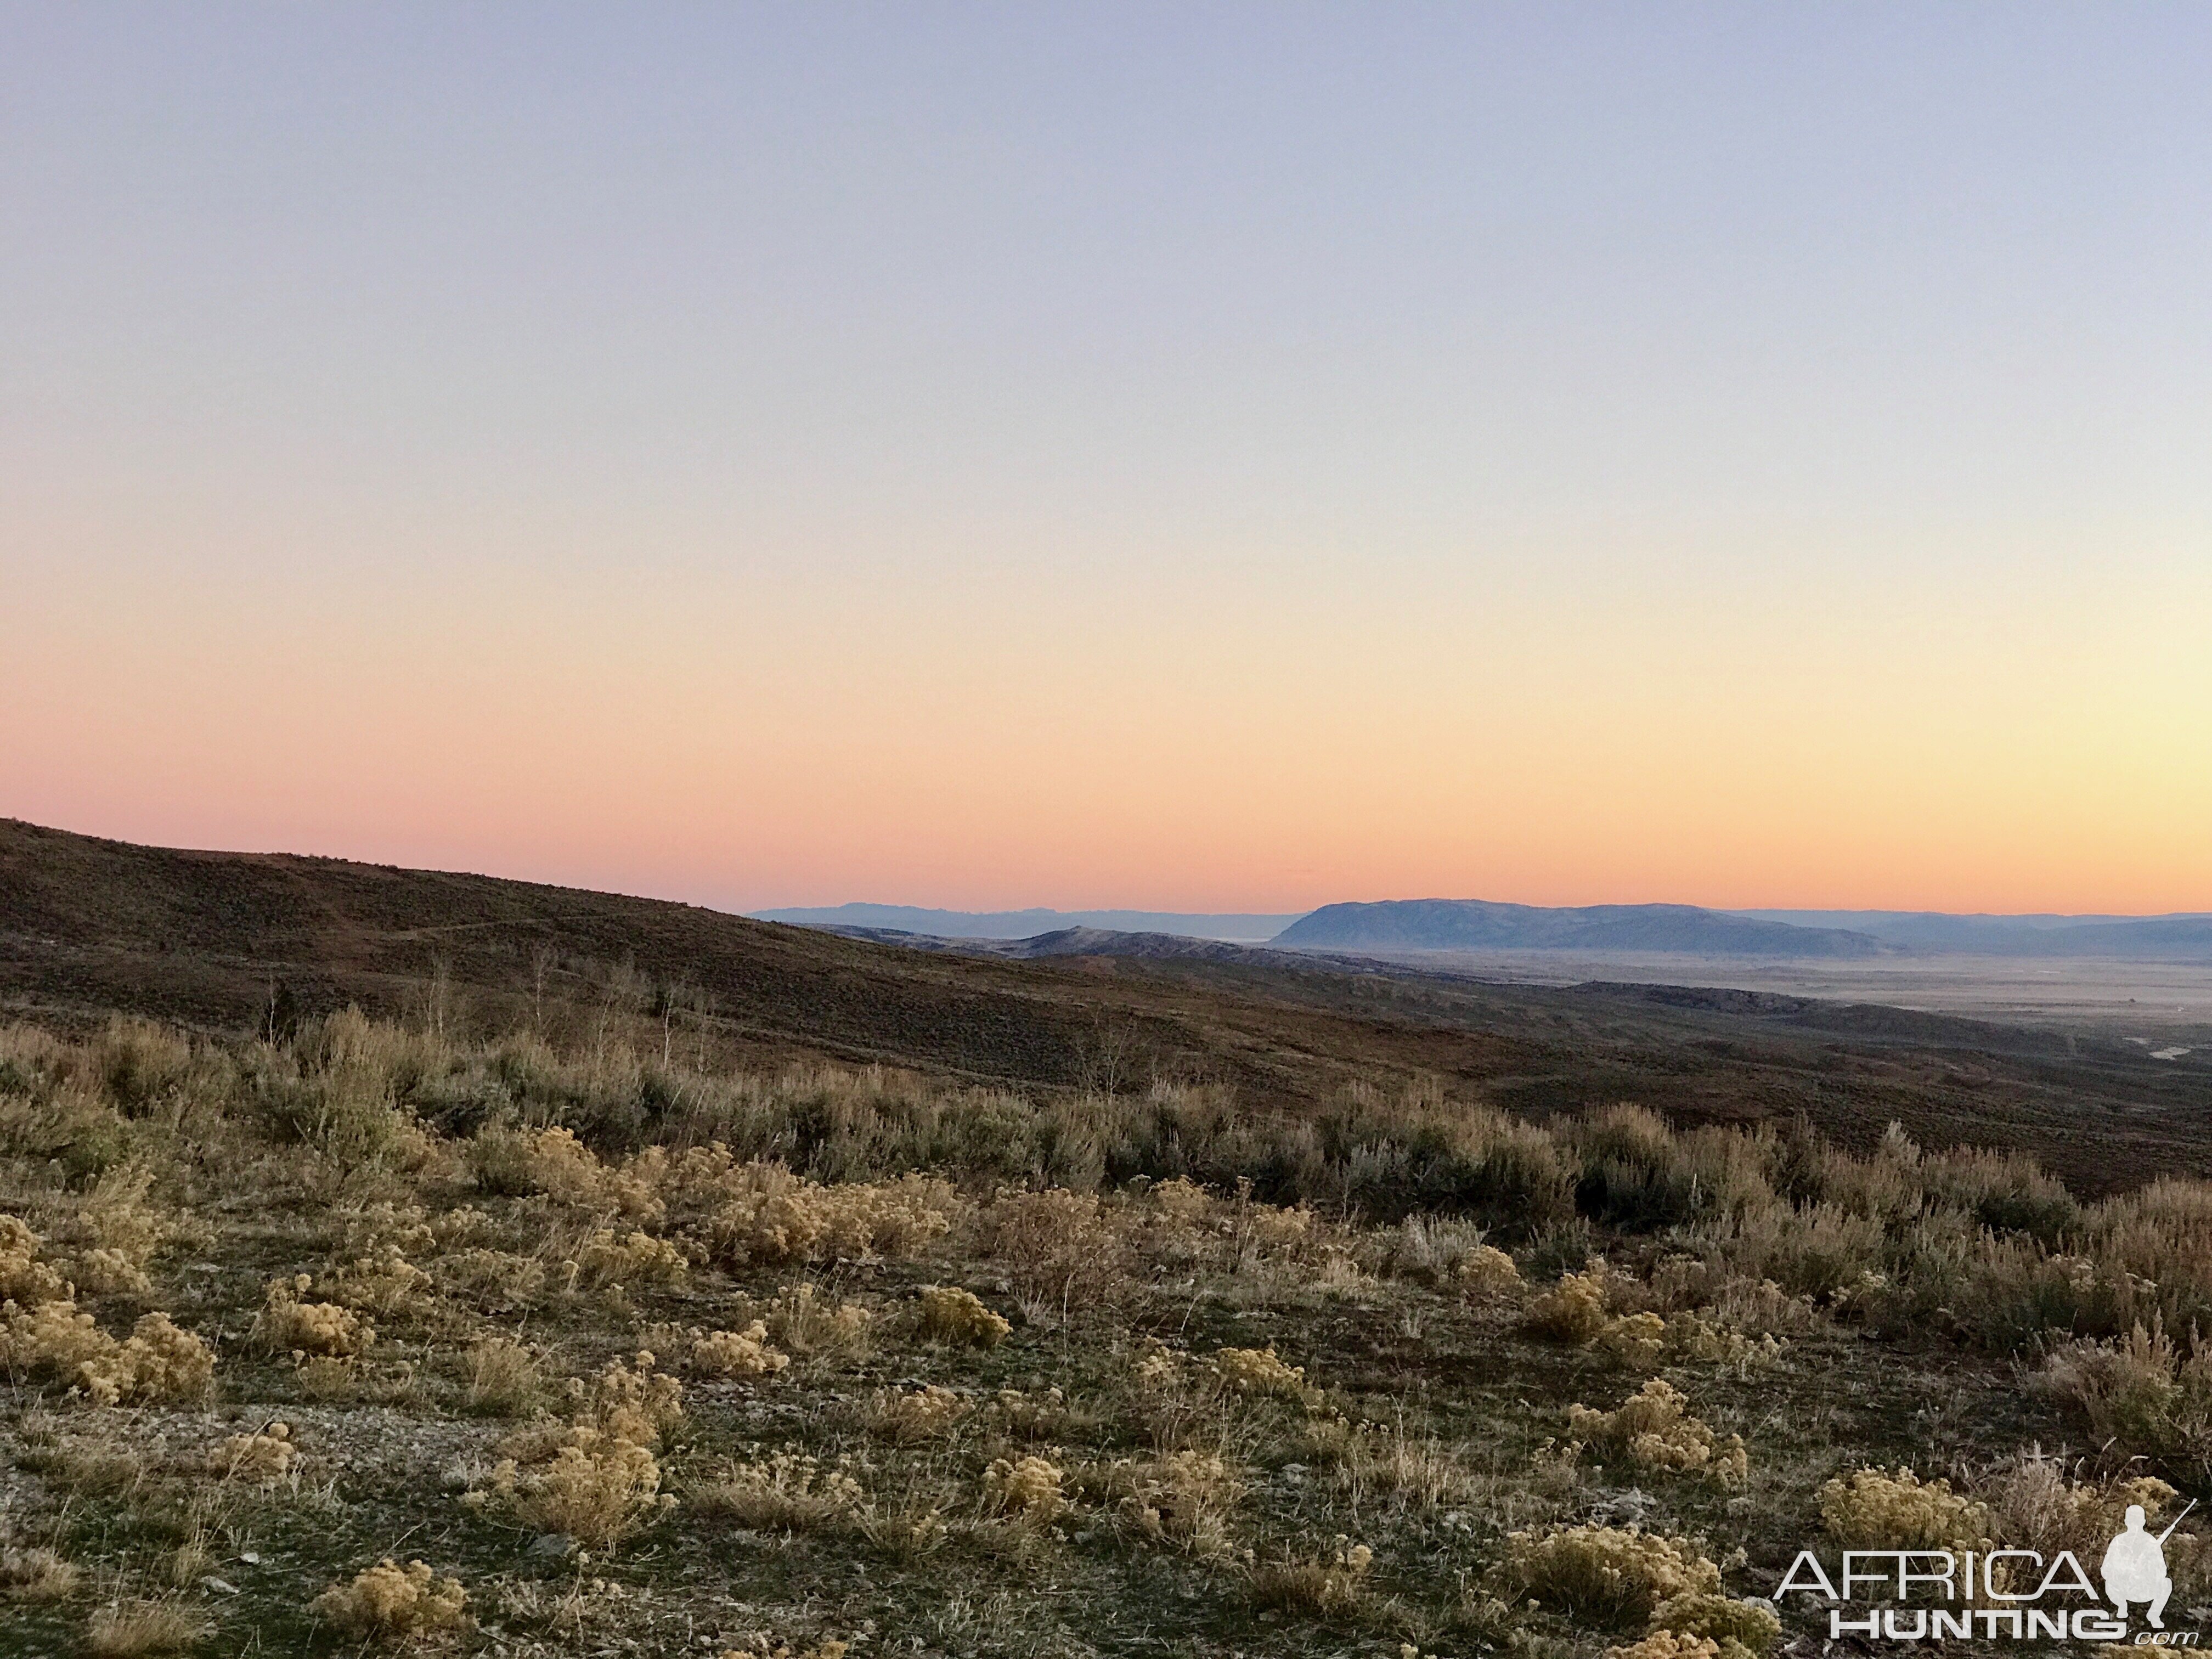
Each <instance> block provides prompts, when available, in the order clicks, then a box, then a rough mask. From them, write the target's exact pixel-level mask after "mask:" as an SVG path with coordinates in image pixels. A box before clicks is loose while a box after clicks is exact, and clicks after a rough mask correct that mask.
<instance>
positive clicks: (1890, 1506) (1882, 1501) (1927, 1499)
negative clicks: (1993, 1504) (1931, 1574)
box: [1820, 1467, 1991, 1550]
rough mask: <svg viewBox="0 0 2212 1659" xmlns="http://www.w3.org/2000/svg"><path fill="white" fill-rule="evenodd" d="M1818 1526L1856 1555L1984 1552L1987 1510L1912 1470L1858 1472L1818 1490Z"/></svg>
mask: <svg viewBox="0 0 2212 1659" xmlns="http://www.w3.org/2000/svg"><path fill="white" fill-rule="evenodd" d="M1820 1524H1821V1525H1822V1526H1823V1527H1825V1528H1826V1529H1827V1533H1828V1536H1829V1537H1831V1538H1832V1539H1834V1540H1835V1541H1836V1542H1838V1544H1841V1545H1842V1546H1843V1547H1844V1548H1845V1549H1854V1550H1944V1549H1948V1550H1986V1549H1988V1548H1989V1547H1990V1530H1991V1517H1990V1511H1989V1508H1988V1506H1987V1505H1986V1504H1980V1503H1978V1502H1976V1501H1975V1500H1974V1499H1972V1498H1967V1497H1966V1496H1965V1495H1964V1494H1963V1493H1960V1492H1954V1491H1952V1490H1951V1483H1950V1482H1949V1481H1948V1480H1924V1481H1923V1480H1921V1479H1920V1477H1919V1476H1917V1475H1916V1474H1913V1472H1912V1471H1911V1469H1908V1468H1902V1467H1900V1468H1899V1469H1898V1470H1897V1471H1896V1473H1894V1474H1892V1473H1891V1472H1890V1471H1888V1470H1887V1469H1878V1468H1877V1469H1857V1470H1854V1471H1853V1472H1852V1474H1851V1475H1850V1478H1849V1479H1848V1480H1831V1481H1828V1482H1827V1483H1826V1485H1824V1486H1822V1487H1821V1488H1820Z"/></svg>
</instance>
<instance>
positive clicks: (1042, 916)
mask: <svg viewBox="0 0 2212 1659" xmlns="http://www.w3.org/2000/svg"><path fill="white" fill-rule="evenodd" d="M750 914H751V915H753V916H755V917H756V918H757V919H758V920H760V921H786V922H789V923H791V924H792V925H793V927H839V928H848V927H859V928H871V929H885V928H887V929H890V930H891V931H893V932H896V933H922V934H927V936H929V937H931V938H933V939H1034V938H1035V937H1036V935H1037V934H1039V933H1059V932H1060V931H1061V930H1063V929H1065V928H1069V927H1096V928H1103V929H1104V930H1106V931H1108V932H1110V933H1171V934H1174V935H1176V937H1177V938H1181V939H1227V940H1229V941H1230V942H1231V943H1232V944H1237V945H1261V944H1265V943H1266V942H1267V940H1269V939H1273V938H1274V937H1275V935H1276V934H1278V933H1281V932H1282V931H1283V929H1284V928H1285V927H1289V926H1290V925H1291V923H1292V922H1294V921H1297V919H1298V917H1297V912H1295V911H1292V912H1291V913H1290V914H1289V915H1279V916H1265V915H1189V914H1186V913H1183V912H1180V911H1165V910H928V909H924V908H921V906H919V905H914V904H838V905H831V906H828V907H825V908H816V909H795V910H755V911H752V912H751V913H750Z"/></svg>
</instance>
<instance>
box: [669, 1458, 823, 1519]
mask: <svg viewBox="0 0 2212 1659" xmlns="http://www.w3.org/2000/svg"><path fill="white" fill-rule="evenodd" d="M865 1502H866V1492H863V1491H862V1489H861V1486H860V1481H859V1480H856V1479H854V1477H853V1476H852V1475H851V1474H848V1473H847V1472H846V1471H845V1470H844V1469H842V1468H836V1467H834V1466H825V1465H824V1464H823V1463H822V1462H820V1461H819V1460H818V1459H817V1458H814V1457H811V1456H809V1455H806V1454H805V1453H803V1452H794V1451H789V1450H786V1451H779V1452H776V1453H774V1454H773V1455H769V1456H768V1457H765V1458H761V1459H757V1461H755V1462H747V1463H738V1464H734V1465H732V1466H731V1467H730V1468H729V1469H728V1470H727V1471H726V1473H725V1474H723V1475H722V1476H721V1477H720V1479H718V1480H713V1481H710V1482H708V1484H707V1485H705V1486H702V1487H701V1488H699V1490H698V1491H697V1492H694V1493H693V1494H692V1496H691V1500H690V1507H691V1509H692V1510H694V1511H695V1512H696V1513H697V1514H699V1515H701V1516H705V1517H706V1518H708V1519H709V1520H714V1521H727V1522H731V1523H732V1524H733V1525H736V1526H740V1527H746V1528H751V1529H752V1530H754V1531H756V1532H819V1531H822V1530H823V1529H824V1528H830V1527H835V1526H842V1525H843V1524H845V1523H846V1522H848V1521H851V1520H852V1519H853V1518H854V1516H856V1515H857V1514H858V1513H859V1511H860V1509H861V1506H862V1505H863V1504H864V1503H865Z"/></svg>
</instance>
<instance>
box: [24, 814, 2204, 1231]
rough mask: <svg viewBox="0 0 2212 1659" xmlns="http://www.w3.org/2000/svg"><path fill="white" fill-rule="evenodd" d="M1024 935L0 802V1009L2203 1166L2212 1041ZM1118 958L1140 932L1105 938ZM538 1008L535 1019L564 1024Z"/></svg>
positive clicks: (2112, 1169) (1249, 1102) (1030, 1086)
mask: <svg viewBox="0 0 2212 1659" xmlns="http://www.w3.org/2000/svg"><path fill="white" fill-rule="evenodd" d="M1132 939H1133V936H1127V935H1125V936H1121V938H1120V939H1115V938H1114V937H1113V936H1109V935H1103V934H1102V935H1098V936H1095V937H1086V936H1083V935H1074V936H1071V937H1067V938H1064V939H1057V940H1050V941H1044V942H1042V943H1041V942H1039V941H1031V942H1030V945H1029V946H1028V947H1026V949H1027V951H1045V950H1050V951H1055V952H1070V953H1069V954H1054V955H1052V956H1049V957H1044V958H1042V959H1036V960H1010V959H1004V958H1000V957H994V956H990V955H984V954H971V953H969V952H968V951H960V952H952V951H926V950H916V949H912V948H906V947H904V946H902V945H890V944H884V943H876V942H872V941H870V940H866V939H851V938H846V937H841V936H839V935H837V934H834V933H827V932H823V931H818V930H807V929H800V928H794V927H779V926H776V925H774V924H770V923H765V922H758V921H747V920H745V919H744V918H742V917H738V916H732V915H723V914H721V913H719V912H715V911H711V910H705V909H701V908H696V907H693V906H688V905H683V904H675V903H668V902H661V901H656V900H647V899H636V898H626V897H623V896H617V895H612V894H605V893H592V892H583V891H578V890H569V889H563V888H556V887H550V886H544V885H539V884H531V883H526V882H515V881H506V880H501V879H498V878H492V877H486V876H471V875H455V874H441V873H436V872H423V871H407V870H398V869H392V868H388V867H385V866H368V865H360V864H349V863H345V862H343V861H340V860H329V859H317V858H305V857H292V856H285V855H273V854H271V855H262V854H228V853H192V852H178V851H173V850H168V849H162V848H147V847H138V846H132V845H129V844H126V843H122V842H109V841H100V840H95V839H94V838H91V837H88V836H75V835H70V834H68V833H65V832H63V831H59V830H54V829H40V828H37V827H34V826H32V825H29V824H25V823H14V822H7V821H0V1013H9V1014H14V1015H18V1016H21V1015H30V1016H32V1017H35V1018H40V1019H42V1020H44V1021H46V1022H47V1023H56V1022H59V1023H63V1024H77V1025H80V1026H82V1025H84V1024H95V1023H97V1022H98V1021H99V1020H100V1019H101V1018H104V1017H105V1016H106V1014H107V1013H108V1012H111V1011H119V1012H137V1013H144V1014H149V1015H153V1016H156V1017H159V1018H167V1019H172V1020H177V1021H180V1022H183V1023H185V1024H191V1025H197V1026H199V1027H202V1028H205V1029H228V1030H251V1029H252V1028H253V1027H254V1026H255V1025H256V1024H257V1022H258V1021H260V1020H261V1019H262V1018H263V1017H264V1012H265V1011H266V1009H267V1006H268V1004H269V1000H270V991H271V987H272V986H275V985H278V984H281V985H283V987H286V988H287V989H288V991H289V994H290V996H291V998H292V999H293V1000H294V1001H295V1003H296V1005H297V1006H299V1008H300V1009H301V1011H302V1012H309V1013H312V1012H326V1011H330V1010H334V1009H337V1008H340V1007H343V1006H345V1005H346V1004H348V1003H349V1002H351V1003H358V1004H360V1005H361V1006H362V1007H363V1008H364V1009H366V1010H368V1011H369V1012H373V1013H384V1014H392V1015H409V1016H415V1015H420V1014H421V1013H422V1012H423V1011H424V1010H425V1009H427V1008H428V1007H430V1006H433V1005H434V1003H435V1005H436V1006H439V1007H441V1008H447V1009H449V1010H450V1017H451V1018H453V1020H454V1021H455V1022H457V1023H459V1024H464V1025H466V1024H471V1023H473V1024H487V1025H489V1024H504V1023H511V1022H513V1020H515V1019H516V1018H519V1017H522V1016H526V1015H529V1014H531V1013H532V1010H533V1009H534V1008H536V1007H538V1006H539V1005H540V1004H542V1005H543V1006H544V1011H545V1018H546V1021H547V1024H548V1025H549V1028H557V1027H558V1026H559V1024H560V1022H562V1021H565V1023H566V1024H565V1029H567V1030H570V1031H572V1032H573V1031H580V1030H588V1029H589V1025H590V1022H591V1020H592V1018H594V1017H595V1013H594V1011H595V1010H598V1009H600V1008H602V1007H605V1006H608V1005H609V1003H610V1002H611V1001H617V1000H625V999H627V1000H629V1002H630V1003H632V1004H634V1005H635V1011H636V1012H642V1013H643V1014H645V1015H646V1017H648V1018H650V1017H651V1016H652V1010H653V1008H654V1007H655V1006H657V1005H656V998H658V997H659V995H660V993H661V992H664V991H665V990H666V989H667V988H668V987H683V996H682V999H681V1000H682V1001H683V1002H684V1004H685V1005H686V1006H689V1007H690V1008H691V1009H693V1010H694V1012H691V1013H690V1014H689V1015H688V1016H686V1017H685V1018H684V1019H683V1020H682V1021H681V1022H680V1023H681V1024H684V1028H685V1029H687V1030H691V1031H692V1032H693V1033H694V1036H695V1039H696V1040H697V1041H701V1042H706V1041H709V1040H711V1041H712V1042H713V1043H714V1045H715V1046H716V1047H717V1048H718V1049H720V1051H721V1052H722V1053H723V1054H725V1056H726V1058H727V1059H728V1060H730V1061H731V1062H732V1063H739V1064H746V1065H760V1064H781V1063H783V1062H786V1061H791V1060H807V1059H810V1058H826V1059H831V1060H843V1061H863V1062H869V1061H874V1062H883V1063H888V1064H894V1065H899V1066H909V1067H914V1068H917V1069H920V1070H923V1071H927V1072H933V1073H942V1074H945V1075H947V1076H951V1077H957V1078H964V1079H975V1080H981V1081H988V1082H993V1083H1000V1084H1005V1085H1010V1086H1014V1087H1018V1088H1022V1089H1025V1090H1035V1089H1062V1088H1074V1087H1094V1088H1095V1087H1103V1086H1116V1087H1121V1088H1124V1089H1127V1088H1136V1089H1141V1088H1143V1087H1144V1086H1145V1084H1146V1081H1147V1079H1150V1078H1152V1077H1154V1076H1161V1077H1170V1078H1176V1079H1192V1080H1205V1081H1208V1082H1212V1083H1214V1084H1217V1085H1224V1086H1225V1088H1226V1089H1227V1090H1228V1091H1231V1094H1232V1095H1233V1097H1234V1098H1235V1099H1236V1100H1237V1103H1238V1105H1239V1108H1240V1109H1243V1110H1247V1111H1250V1112H1253V1113H1255V1114H1267V1113H1279V1112H1289V1113H1299V1114H1304V1113H1311V1112H1315V1111H1317V1110H1322V1109H1326V1107H1327V1105H1328V1103H1330V1102H1331V1101H1333V1100H1334V1099H1336V1098H1337V1097H1339V1096H1340V1093H1341V1091H1343V1090H1344V1088H1345V1087H1346V1085H1348V1084H1349V1083H1351V1082H1352V1081H1354V1080H1367V1081H1370V1082H1378V1083H1381V1084H1383V1085H1386V1086H1388V1085H1390V1084H1391V1083H1392V1080H1393V1079H1413V1078H1417V1077H1425V1078H1431V1079H1436V1080H1437V1082H1439V1083H1440V1084H1441V1085H1443V1087H1444V1088H1446V1089H1447V1090H1448V1091H1452V1092H1454V1093H1455V1094H1460V1095H1463V1096H1466V1097H1481V1098H1486V1099H1489V1100H1492V1101H1494V1102H1496V1103H1498V1104H1501V1105H1504V1106H1507V1107H1510V1108H1512V1109H1516V1110H1519V1111H1522V1112H1524V1113H1527V1114H1528V1115H1532V1116H1535V1117H1539V1118H1541V1117H1546V1116H1549V1115H1553V1114H1554V1113H1557V1112H1560V1111H1568V1110H1576V1109H1582V1108H1583V1107H1586V1106H1589V1105H1591V1104H1597V1103H1610V1102H1614V1101H1637V1102H1641V1103H1645V1104H1648V1105H1650V1106H1651V1107H1653V1108H1655V1109H1658V1110H1661V1111H1662V1112H1665V1113H1667V1114H1668V1115H1670V1116H1672V1117H1674V1119H1675V1120H1677V1121H1682V1122H1686V1123H1699V1122H1748V1121H1761V1120H1769V1119H1775V1118H1780V1117H1788V1116H1792V1115H1803V1116H1805V1117H1806V1118H1808V1120H1810V1121H1813V1122H1814V1123H1815V1124H1816V1125H1818V1126H1820V1127H1822V1128H1824V1129H1826V1130H1827V1131H1828V1132H1830V1133H1833V1134H1835V1135H1836V1136H1837V1137H1838V1138H1839V1139H1842V1140H1844V1142H1845V1143H1846V1144H1852V1145H1859V1146H1864V1145H1868V1144H1870V1143H1871V1142H1872V1140H1873V1139H1875V1137H1877V1136H1879V1134H1880V1133H1881V1127H1882V1126H1883V1125H1884V1124H1885V1123H1887V1122H1888V1121H1891V1120H1892V1119H1896V1120H1898V1121H1902V1122H1903V1123H1905V1126H1906V1127H1907V1128H1909V1129H1910V1130H1911V1132H1912V1133H1914V1134H1915V1135H1916V1136H1917V1137H1919V1138H1920V1139H1923V1141H1925V1142H1927V1143H1928V1144H1930V1145H1949V1144H1954V1143H1957V1142H1960V1141H1973V1142H1983V1143H1988V1144H1993V1145H1998V1146H2019V1147H2022V1148H2026V1149H2032V1150H2033V1151H2035V1152H2037V1153H2038V1154H2039V1156H2040V1157H2042V1158H2044V1159H2045V1161H2046V1162H2047V1163H2048V1164H2051V1165H2053V1166H2054V1167H2056V1168H2057V1169H2058V1170H2060V1171H2061V1172H2062V1173H2063V1174H2065V1175H2066V1176H2068V1178H2069V1180H2072V1181H2073V1182H2075V1183H2076V1184H2077V1185H2079V1186H2080V1187H2081V1188H2083V1189H2084V1190H2089V1191H2099V1190H2108V1189H2110V1188H2114V1187H2117V1186H2124V1185H2126V1184H2130V1182H2135V1181H2138V1180H2141V1179H2142V1178H2145V1177H2147V1176H2149V1175H2151V1174H2154V1173H2157V1172H2159V1171H2160V1170H2203V1171H2206V1172H2208V1173H2212V1137H2208V1135H2207V1134H2206V1133H2205V1128H2204V1122H2203V1114H2204V1110H2205V1106H2206V1103H2207V1102H2208V1100H2212V1051H2205V1050H2199V1051H2197V1052H2193V1053H2191V1054H2188V1055H2187V1056H2185V1058H2183V1059H2181V1060H2176V1061H2160V1060H2151V1059H2149V1058H2148V1057H2147V1056H2146V1055H2145V1054H2144V1052H2143V1051H2142V1049H2141V1048H2131V1047H2130V1045H2128V1044H2127V1043H2126V1042H2124V1041H2122V1040H2120V1039H2119V1038H2118V1037H2115V1036H2106V1035H2103V1034H2100V1033H2098V1032H2094V1031H2089V1030H2082V1031H2078V1032H2077V1031H2063V1030H2051V1029H2031V1028H2024V1027H2014V1026H2006V1025H1997V1024H1985V1023H1982V1022H1978V1021H1972V1020H1966V1019H1959V1018H1949V1017H1945V1016H1936V1015H1927V1014H1915V1013H1910V1012H1903V1011H1900V1010H1896V1009H1889V1008H1881V1007H1871V1006H1853V1005H1847V1004H1841V1003H1833V1002H1824V1001H1818V1000H1808V999H1802V998H1794V997H1775V996H1760V995H1751V994H1742V993H1733V992H1723V991H1710V990H1702V989H1697V988H1679V987H1649V986H1587V987H1576V988H1570V989H1559V988H1551V987H1534V986H1512V985H1498V984H1492V983H1487V982H1485V981H1481V980H1480V979H1478V978H1475V977H1474V976H1471V975H1455V974H1449V973H1437V972H1426V971H1421V970H1417V969H1410V968H1383V967H1380V966H1378V965H1376V964H1371V963H1370V964H1348V963H1340V962H1337V961H1334V960H1332V959H1331V958H1329V957H1325V956H1321V955H1311V956H1302V955H1299V954H1296V953H1291V952H1286V951H1240V950H1238V949H1237V948H1236V947H1233V946H1220V947H1206V946H1194V945H1192V943H1191V942H1190V941H1188V940H1176V941H1158V942H1155V943H1153V944H1151V945H1146V943H1144V942H1143V941H1141V940H1139V941H1136V942H1135V943H1134V944H1132V942H1131V941H1132ZM1128 951H1135V952H1136V953H1134V954H1125V953H1124V952H1128ZM556 1016H557V1018H556Z"/></svg>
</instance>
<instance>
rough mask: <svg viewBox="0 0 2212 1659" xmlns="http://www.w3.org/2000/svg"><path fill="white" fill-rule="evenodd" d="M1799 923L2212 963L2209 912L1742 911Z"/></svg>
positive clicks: (1954, 945) (1901, 939)
mask: <svg viewBox="0 0 2212 1659" xmlns="http://www.w3.org/2000/svg"><path fill="white" fill-rule="evenodd" d="M1730 914H1731V915H1739V916H1746V917H1750V918H1753V919H1754V920H1757V921H1778V922H1782V923H1784V924H1786V925H1788V926H1790V927H1844V928H1849V929H1850V930H1851V931H1852V932H1854V933H1864V934H1866V935H1868V936H1869V938H1872V939H1880V940H1881V942H1882V943H1883V944H1885V945H1897V946H1899V947H1901V948H1903V949H1905V950H1908V951H1940V952H1947V953H1948V952H1955V953H1959V954H1963V955H1972V956H1996V957H2132V958H2135V959H2137V960H2147V961H2152V962H2203V961H2212V915H2205V914H2203V913H2194V914H2175V915H2165V916H2058V915H2022V916H1987V915H1965V916H1960V915H1945V914H1944V913H1942V912H1941V911H1930V910H1737V911H1732V912H1730Z"/></svg>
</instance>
